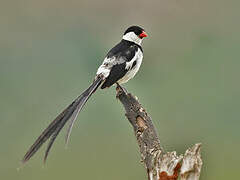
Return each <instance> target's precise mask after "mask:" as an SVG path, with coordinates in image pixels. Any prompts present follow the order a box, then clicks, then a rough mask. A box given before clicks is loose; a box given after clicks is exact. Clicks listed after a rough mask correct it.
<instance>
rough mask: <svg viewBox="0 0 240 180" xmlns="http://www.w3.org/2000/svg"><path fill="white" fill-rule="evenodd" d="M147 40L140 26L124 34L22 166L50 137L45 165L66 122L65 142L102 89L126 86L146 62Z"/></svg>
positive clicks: (47, 130)
mask: <svg viewBox="0 0 240 180" xmlns="http://www.w3.org/2000/svg"><path fill="white" fill-rule="evenodd" d="M144 37H147V34H146V32H145V31H144V29H143V28H141V27H139V26H131V27H129V28H128V29H127V30H126V31H125V32H124V35H123V37H122V40H121V41H120V42H119V43H118V44H117V45H116V46H115V47H113V48H112V49H111V50H110V51H109V52H108V53H107V55H106V57H105V59H104V61H103V63H102V65H100V67H99V68H98V70H97V73H96V76H95V79H94V81H93V83H92V84H91V85H90V86H89V88H87V89H86V90H85V91H84V92H83V93H82V94H81V95H80V96H78V97H77V98H76V99H75V100H74V101H73V102H72V103H71V104H70V105H69V106H68V107H67V108H66V109H64V111H63V112H62V113H61V114H59V115H58V116H57V117H56V118H55V120H53V121H52V122H51V123H50V124H49V126H48V127H47V128H46V129H45V130H44V131H43V132H42V134H41V135H40V136H39V137H38V138H37V140H36V141H35V142H34V144H33V145H32V146H31V147H30V149H29V150H28V151H27V153H26V154H25V156H24V158H23V160H22V162H23V163H25V162H27V161H28V160H29V159H30V158H31V157H32V156H33V155H34V154H35V153H36V152H37V151H38V149H39V148H40V147H41V146H42V144H43V143H44V142H45V141H47V140H48V139H49V138H50V141H49V143H48V146H47V149H46V151H45V156H44V162H45V161H46V159H47V156H48V153H49V151H50V149H51V147H52V144H53V142H54V141H55V139H56V137H57V135H58V134H59V132H60V131H61V129H62V128H63V127H64V125H65V124H66V122H67V121H70V122H69V123H70V124H69V127H68V130H67V135H66V143H68V140H69V136H70V133H71V130H72V127H73V124H74V122H75V120H76V118H77V115H78V114H79V112H80V111H81V109H82V108H83V106H84V105H85V103H86V102H87V100H88V99H89V97H90V96H91V95H92V94H93V93H94V92H95V91H96V90H97V88H98V87H99V86H101V89H104V88H107V87H110V86H112V85H113V84H115V83H117V84H123V83H126V82H127V81H128V80H130V79H132V78H133V77H134V76H135V75H136V73H137V72H138V70H139V68H140V66H141V63H142V59H143V50H142V47H141V43H142V40H143V38H144Z"/></svg>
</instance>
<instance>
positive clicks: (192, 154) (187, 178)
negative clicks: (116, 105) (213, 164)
mask: <svg viewBox="0 0 240 180" xmlns="http://www.w3.org/2000/svg"><path fill="white" fill-rule="evenodd" d="M116 90H117V98H118V99H119V100H120V102H121V103H122V104H123V106H124V108H125V111H126V117H127V119H128V120H129V122H130V123H131V125H132V126H133V130H134V133H135V136H136V138H137V142H138V145H139V148H140V153H141V159H142V162H143V163H144V165H145V168H146V170H147V174H148V179H149V180H176V179H177V178H178V176H179V172H180V173H181V178H182V180H198V179H199V176H200V171H201V166H202V161H201V157H200V144H196V145H195V146H193V148H189V149H188V150H187V151H186V153H185V155H184V156H183V155H179V156H177V154H176V152H175V151H174V152H166V153H165V152H164V150H163V148H162V147H161V144H160V140H159V137H158V134H157V131H156V129H155V127H154V125H153V122H152V119H151V117H150V116H149V115H148V114H147V112H146V110H145V109H144V108H143V107H142V105H141V104H140V103H139V101H138V100H137V98H136V97H134V96H133V95H131V94H130V93H128V92H127V91H126V89H124V88H122V87H121V86H119V85H118V86H117V88H116ZM181 162H182V166H181ZM180 169H181V170H180Z"/></svg>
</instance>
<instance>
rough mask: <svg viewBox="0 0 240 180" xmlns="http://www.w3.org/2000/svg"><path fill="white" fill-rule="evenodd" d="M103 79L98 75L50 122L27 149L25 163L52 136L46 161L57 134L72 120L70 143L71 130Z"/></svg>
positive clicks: (69, 131) (68, 134)
mask: <svg viewBox="0 0 240 180" xmlns="http://www.w3.org/2000/svg"><path fill="white" fill-rule="evenodd" d="M103 81H104V79H103V78H102V77H100V76H98V77H97V78H96V79H95V80H94V82H93V83H92V84H91V86H90V87H89V88H88V89H86V90H85V91H84V92H83V93H82V94H81V95H80V96H78V97H77V98H76V99H75V100H74V101H73V102H72V103H71V104H70V105H69V106H68V107H67V108H66V109H64V111H63V112H62V113H61V114H59V115H58V116H57V117H56V118H55V119H54V120H53V121H52V122H51V123H50V124H49V126H48V127H47V128H46V129H45V130H44V131H43V132H42V134H41V135H40V136H39V137H38V138H37V140H36V141H35V142H34V144H33V145H32V146H31V147H30V149H29V150H28V151H27V153H26V154H25V156H24V157H23V160H22V162H23V163H25V162H27V161H28V160H29V159H30V158H31V157H32V156H33V155H34V154H35V153H36V152H37V151H38V149H39V148H40V147H41V146H42V144H43V143H44V142H45V141H47V140H48V139H49V138H50V141H49V143H48V146H47V149H46V151H45V156H44V162H46V159H47V156H48V153H49V151H50V149H51V147H52V144H53V143H54V141H55V139H56V137H57V135H58V134H59V132H60V131H61V129H62V128H63V127H64V125H65V124H66V122H67V121H68V120H70V124H69V127H68V130H67V135H66V143H68V140H69V137H70V134H71V130H72V127H73V124H74V122H75V120H76V118H77V115H78V114H79V112H80V111H81V110H82V108H83V106H84V105H85V103H86V102H87V100H88V99H89V97H90V96H91V95H92V94H93V93H94V92H95V91H96V90H97V88H98V87H99V86H100V85H101V83H102V82H103Z"/></svg>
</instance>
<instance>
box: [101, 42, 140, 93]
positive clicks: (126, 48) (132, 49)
mask: <svg viewBox="0 0 240 180" xmlns="http://www.w3.org/2000/svg"><path fill="white" fill-rule="evenodd" d="M139 48H140V50H141V51H142V47H141V46H139V45H138V44H136V43H134V42H131V41H127V40H122V41H121V42H120V43H118V44H117V45H116V46H115V47H113V48H112V49H111V50H110V51H109V52H108V53H107V58H113V57H114V58H115V59H114V61H116V62H119V63H117V64H115V65H113V67H112V69H111V71H110V74H109V76H108V77H107V78H106V80H105V82H104V83H103V85H102V86H101V88H102V89H104V88H106V87H110V86H111V85H113V84H114V83H116V82H117V81H118V80H119V79H121V78H122V77H123V76H124V75H125V74H126V73H127V72H128V69H126V68H125V67H126V62H129V61H131V60H132V59H133V57H134V56H135V54H136V52H137V51H138V49H139ZM122 60H124V61H122ZM135 65H136V63H135Z"/></svg>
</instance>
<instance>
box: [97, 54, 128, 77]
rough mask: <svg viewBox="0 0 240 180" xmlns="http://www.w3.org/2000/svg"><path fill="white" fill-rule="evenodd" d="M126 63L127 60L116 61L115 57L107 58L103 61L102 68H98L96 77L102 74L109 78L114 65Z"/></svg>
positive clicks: (119, 59)
mask: <svg viewBox="0 0 240 180" xmlns="http://www.w3.org/2000/svg"><path fill="white" fill-rule="evenodd" d="M124 62H125V60H124V59H123V58H118V59H116V57H114V56H113V57H111V58H107V57H106V58H105V59H104V60H103V63H102V64H101V66H100V67H99V68H98V70H97V73H96V75H99V74H102V75H103V76H104V77H105V78H107V77H108V76H109V74H110V71H111V69H112V67H113V66H114V65H116V64H121V63H124Z"/></svg>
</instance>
